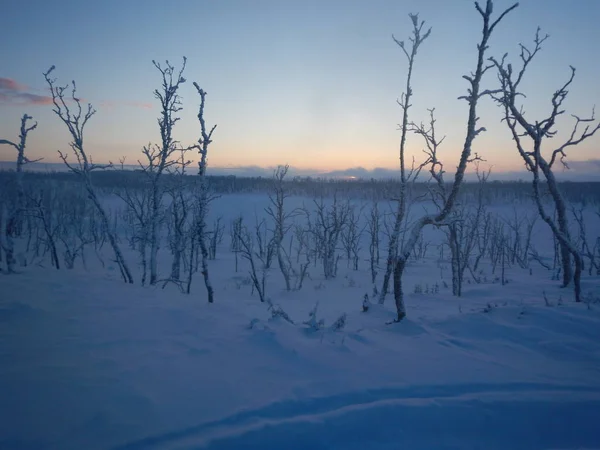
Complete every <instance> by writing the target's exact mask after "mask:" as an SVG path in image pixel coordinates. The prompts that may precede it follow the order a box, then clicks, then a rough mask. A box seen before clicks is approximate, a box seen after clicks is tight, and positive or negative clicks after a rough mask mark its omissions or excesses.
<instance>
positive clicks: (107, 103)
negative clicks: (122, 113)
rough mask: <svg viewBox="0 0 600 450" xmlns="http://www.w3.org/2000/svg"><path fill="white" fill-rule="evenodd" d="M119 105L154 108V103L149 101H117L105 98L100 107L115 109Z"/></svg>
mask: <svg viewBox="0 0 600 450" xmlns="http://www.w3.org/2000/svg"><path fill="white" fill-rule="evenodd" d="M119 106H127V107H130V108H141V109H152V108H153V106H152V103H147V102H134V101H116V100H104V101H102V102H100V108H106V109H114V108H118V107H119Z"/></svg>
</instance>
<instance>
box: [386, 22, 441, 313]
mask: <svg viewBox="0 0 600 450" xmlns="http://www.w3.org/2000/svg"><path fill="white" fill-rule="evenodd" d="M409 17H410V20H411V22H412V25H413V31H412V36H411V37H410V38H409V40H410V43H411V44H410V46H408V47H407V46H406V45H405V43H404V41H399V40H398V39H396V38H395V37H394V36H392V39H393V40H394V42H396V44H397V45H398V46H399V47H400V48H401V49H402V51H403V53H404V55H405V56H406V59H407V61H408V71H407V75H406V87H405V92H404V93H403V94H402V95H401V97H400V100H398V105H400V109H401V110H402V123H401V124H400V133H401V135H400V150H399V157H400V191H399V192H398V198H397V203H398V204H397V207H396V212H395V219H394V226H393V229H392V232H391V234H390V238H389V241H388V256H387V264H386V270H385V273H384V275H383V285H382V287H381V292H380V294H379V303H383V302H384V300H385V296H386V295H387V293H388V289H389V288H388V286H389V282H390V278H391V276H392V272H393V269H394V267H395V264H396V259H397V253H398V245H399V242H400V230H401V227H402V223H403V222H404V221H405V216H406V208H407V197H408V185H409V183H410V182H411V181H414V180H415V179H416V178H417V176H418V175H419V170H418V169H416V168H415V166H414V164H413V166H412V167H411V168H410V169H408V168H407V164H406V137H407V134H408V132H409V119H408V110H409V109H410V107H411V106H412V105H411V103H410V102H411V98H412V95H413V90H412V75H413V68H414V64H415V58H416V56H417V52H418V50H419V47H420V46H421V44H422V43H423V42H424V41H425V40H426V39H427V38H428V37H429V35H430V34H431V28H429V30H427V31H426V32H423V27H424V25H425V22H424V21H422V22H419V15H418V14H409Z"/></svg>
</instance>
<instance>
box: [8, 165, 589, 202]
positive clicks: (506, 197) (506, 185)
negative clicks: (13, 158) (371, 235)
mask: <svg viewBox="0 0 600 450" xmlns="http://www.w3.org/2000/svg"><path fill="white" fill-rule="evenodd" d="M12 176H14V172H13V171H10V170H4V171H0V187H2V189H4V188H8V185H9V184H10V178H11V177H12ZM186 178H187V180H186V181H187V182H186V184H187V185H189V186H191V187H193V186H194V185H195V184H196V183H200V180H199V179H198V177H197V176H196V175H187V176H186ZM24 180H25V181H27V182H29V181H31V182H32V183H35V181H36V180H39V181H42V180H44V181H50V180H53V181H56V182H58V183H79V181H78V179H77V177H76V175H75V174H73V173H71V172H25V173H24ZM92 181H93V183H94V186H95V187H96V188H98V189H101V190H102V191H103V192H104V193H106V194H109V193H115V192H120V191H121V190H123V189H145V188H147V187H148V178H147V176H145V175H144V173H143V172H142V171H138V170H133V171H130V170H105V171H98V172H94V173H93V174H92ZM161 181H162V183H164V184H165V186H166V187H168V186H169V185H171V184H174V183H176V182H178V181H177V179H176V177H175V176H173V175H170V174H165V175H164V177H163V180H161ZM207 183H208V186H209V189H210V191H211V192H213V193H215V194H239V193H260V194H264V193H267V192H269V191H270V189H271V188H272V184H273V180H272V178H271V177H238V176H235V175H228V176H224V175H217V176H215V175H213V176H211V175H209V176H207ZM285 183H286V185H287V186H286V189H287V192H289V194H290V195H296V196H308V197H311V198H312V197H321V196H323V197H332V196H333V195H334V194H335V195H337V196H338V197H344V198H352V199H363V200H378V201H385V200H393V199H394V198H395V195H396V193H397V192H398V190H399V187H400V182H399V180H396V179H374V178H372V179H369V180H365V179H352V180H346V179H333V178H329V179H324V178H314V177H293V178H290V179H289V180H286V181H285ZM559 185H560V188H561V191H562V192H563V194H564V195H565V197H566V198H567V199H568V201H569V202H571V203H579V204H583V205H587V204H599V203H600V182H597V181H581V182H573V181H565V182H561V183H559ZM429 186H430V184H429V183H426V182H415V183H414V184H412V186H411V197H413V198H414V199H418V198H419V197H422V196H424V195H426V194H427V192H428V189H429ZM479 189H480V187H479V184H478V183H477V182H466V183H465V184H464V186H463V189H462V191H461V196H462V197H463V199H465V200H467V201H469V200H472V199H474V198H475V196H476V195H478V191H479ZM483 195H484V197H485V201H486V203H488V204H494V203H509V202H514V201H515V200H516V201H522V200H523V201H524V200H529V199H531V195H532V187H531V183H529V182H524V181H488V182H487V183H486V184H485V186H484V193H483Z"/></svg>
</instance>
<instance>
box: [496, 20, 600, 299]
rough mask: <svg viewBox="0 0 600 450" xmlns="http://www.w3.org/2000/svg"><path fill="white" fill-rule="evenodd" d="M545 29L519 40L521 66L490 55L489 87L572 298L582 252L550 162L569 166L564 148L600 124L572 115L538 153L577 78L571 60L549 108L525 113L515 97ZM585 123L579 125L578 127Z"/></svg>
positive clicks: (578, 293) (578, 296) (578, 280)
mask: <svg viewBox="0 0 600 450" xmlns="http://www.w3.org/2000/svg"><path fill="white" fill-rule="evenodd" d="M547 38H548V35H545V36H543V37H542V36H541V35H540V29H539V28H538V30H537V32H536V34H535V39H534V47H533V49H529V48H527V47H526V46H525V45H523V44H520V48H521V53H520V59H521V68H520V69H519V70H514V69H513V66H512V64H510V63H507V62H506V58H507V55H506V54H505V55H504V56H503V57H502V59H501V60H497V59H495V58H490V60H491V61H492V62H493V64H494V66H495V67H496V69H497V72H498V78H499V81H500V89H499V90H498V91H497V92H492V93H491V94H492V96H493V98H494V99H495V100H496V101H497V102H498V103H499V105H500V106H501V107H502V108H503V110H504V121H505V122H506V124H507V126H508V128H509V129H510V131H511V134H512V137H513V140H514V142H515V145H516V147H517V150H518V152H519V155H521V158H522V159H523V161H524V162H525V167H526V168H527V170H528V171H529V172H531V173H532V175H533V192H534V198H535V202H536V205H537V209H538V212H539V215H540V217H541V218H542V220H543V221H544V222H546V223H547V224H548V226H549V227H550V229H551V230H552V233H553V235H554V237H555V238H556V239H557V240H558V243H559V245H560V256H561V262H562V274H563V281H562V285H563V287H566V286H568V285H569V284H570V283H571V282H573V283H574V285H575V301H577V302H579V301H581V272H582V270H583V258H582V257H581V253H580V252H579V250H578V249H577V247H576V246H575V244H574V241H573V239H572V237H571V233H570V231H569V220H568V214H567V204H566V200H565V198H564V197H563V195H562V193H561V191H560V188H559V187H558V183H557V182H556V177H555V175H554V164H555V163H556V162H557V161H560V162H561V163H562V164H563V165H564V166H565V167H568V165H567V163H566V161H565V158H566V157H567V154H566V151H567V150H568V149H569V148H570V147H574V146H576V145H578V144H580V143H581V142H583V141H585V140H586V139H588V138H590V137H592V136H593V135H594V134H595V133H596V132H597V131H598V130H599V129H600V122H598V123H596V120H595V117H594V113H593V111H592V115H591V116H590V117H589V118H581V117H578V116H575V115H572V117H573V118H574V119H575V124H574V126H573V128H572V130H571V133H570V135H569V138H568V139H567V140H566V141H565V142H564V143H563V144H562V145H560V146H558V147H555V148H554V149H553V150H552V152H550V153H549V155H548V156H546V155H544V153H542V144H543V142H544V139H550V138H552V137H554V136H555V135H556V133H557V130H556V129H555V128H556V121H557V119H558V118H559V117H560V116H561V115H563V114H564V113H565V110H564V109H563V103H564V101H565V99H566V98H567V96H568V93H569V91H568V89H569V87H570V86H571V84H572V82H573V79H574V78H575V68H574V67H572V66H571V74H570V76H569V79H568V80H567V81H566V82H565V83H564V84H563V85H562V86H561V87H559V88H558V90H556V91H555V92H554V94H553V95H552V97H551V103H552V108H551V111H550V113H549V115H548V116H547V117H546V118H544V119H542V120H539V121H537V120H536V121H531V120H527V119H526V118H525V113H524V111H523V108H522V106H519V105H518V104H517V97H519V96H522V95H523V94H522V92H521V91H520V88H521V82H522V81H523V79H524V77H525V73H526V71H527V68H528V67H529V64H530V63H531V61H532V60H533V58H534V57H535V55H536V54H537V53H538V52H539V51H540V50H541V48H542V44H543V42H544V41H545V40H546V39H547ZM581 128H583V130H581ZM523 138H529V139H530V140H531V148H530V149H527V148H526V144H525V142H524V139H523ZM541 176H543V177H544V180H545V181H546V187H547V189H548V192H549V194H550V197H551V199H552V202H553V204H554V208H555V212H556V219H554V218H553V217H552V216H551V215H550V214H549V213H548V212H547V211H546V207H545V205H544V200H543V192H542V188H541V186H540V185H541ZM571 258H573V260H574V262H575V273H573V270H572V267H571V264H572V263H571Z"/></svg>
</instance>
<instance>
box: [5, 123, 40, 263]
mask: <svg viewBox="0 0 600 450" xmlns="http://www.w3.org/2000/svg"><path fill="white" fill-rule="evenodd" d="M32 119H33V117H31V116H29V115H27V114H23V117H21V130H20V131H21V133H20V134H19V141H18V142H13V141H9V140H8V139H0V145H2V144H4V145H10V146H11V147H14V148H15V150H16V151H17V165H16V169H15V194H14V195H15V199H14V206H13V208H12V211H10V212H9V211H8V210H5V211H4V212H3V214H2V217H3V219H4V221H5V223H4V224H2V225H3V226H2V229H1V230H0V250H2V249H3V250H4V253H5V255H6V268H7V271H8V273H12V272H14V265H15V256H14V251H15V244H14V238H15V237H16V236H19V235H20V233H21V228H22V221H23V211H24V208H25V191H24V188H23V167H24V166H25V165H26V164H29V163H33V162H36V161H39V159H36V160H33V161H32V160H30V159H29V158H27V156H26V155H25V148H26V147H27V135H28V134H29V132H31V131H33V130H35V129H36V128H37V125H38V124H37V122H35V123H33V125H28V122H29V121H30V120H32Z"/></svg>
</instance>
